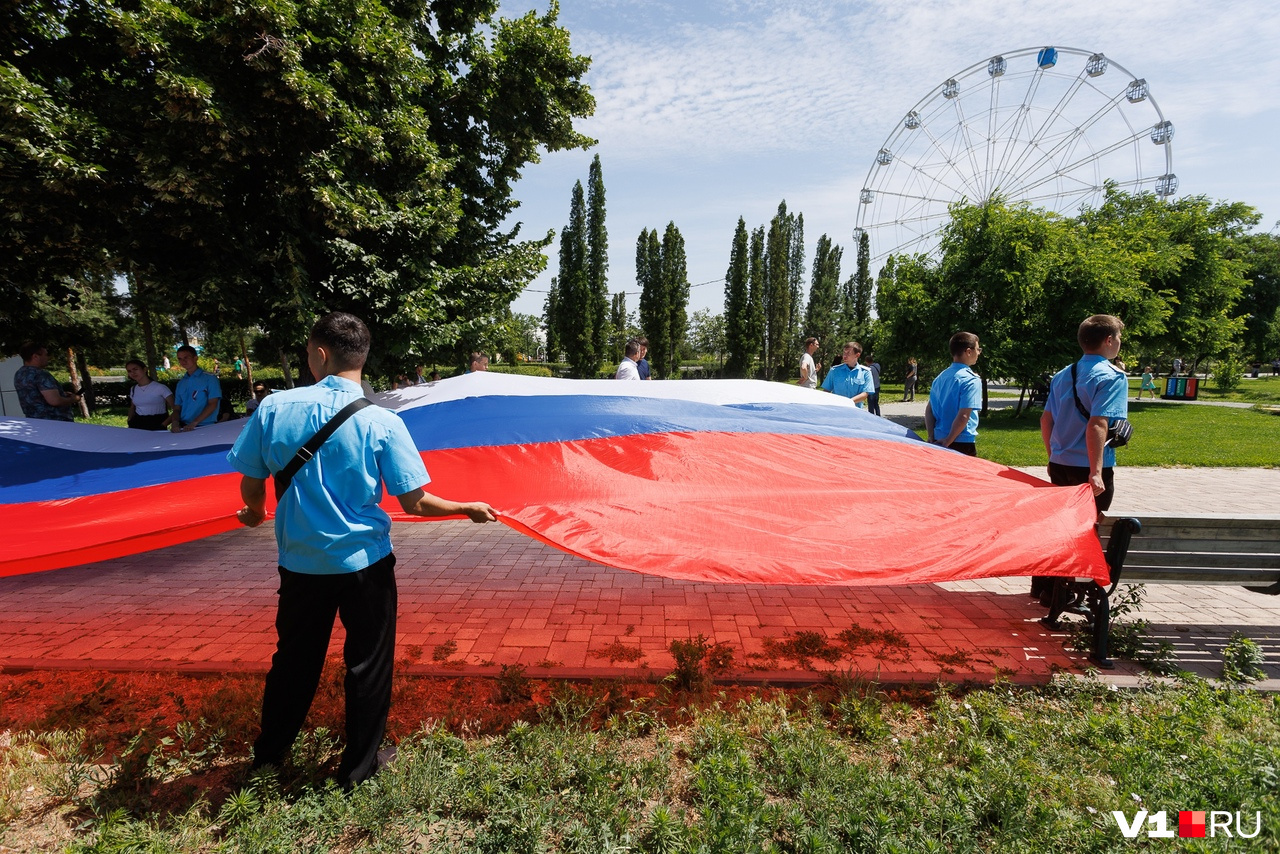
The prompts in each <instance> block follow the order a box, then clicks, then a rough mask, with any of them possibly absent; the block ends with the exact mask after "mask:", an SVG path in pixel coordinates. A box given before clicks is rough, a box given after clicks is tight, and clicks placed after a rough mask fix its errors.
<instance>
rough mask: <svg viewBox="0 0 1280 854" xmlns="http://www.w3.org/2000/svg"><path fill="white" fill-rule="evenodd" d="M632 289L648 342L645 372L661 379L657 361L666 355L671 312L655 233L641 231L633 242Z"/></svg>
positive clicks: (655, 231)
mask: <svg viewBox="0 0 1280 854" xmlns="http://www.w3.org/2000/svg"><path fill="white" fill-rule="evenodd" d="M636 285H637V286H639V288H640V326H641V328H642V329H643V330H644V335H645V337H647V338H648V339H649V355H650V357H651V358H650V359H649V369H650V371H651V372H652V373H653V374H654V375H656V376H658V377H662V376H663V374H662V372H661V371H660V370H659V368H658V359H659V358H661V357H662V355H663V354H665V353H666V343H667V340H668V335H667V324H668V323H669V322H670V318H671V311H670V304H669V302H668V296H667V292H666V281H665V280H664V279H663V276H662V243H661V242H660V241H659V239H658V230H657V229H653V230H652V231H651V230H649V229H647V228H645V229H642V230H641V231H640V236H639V237H638V238H636Z"/></svg>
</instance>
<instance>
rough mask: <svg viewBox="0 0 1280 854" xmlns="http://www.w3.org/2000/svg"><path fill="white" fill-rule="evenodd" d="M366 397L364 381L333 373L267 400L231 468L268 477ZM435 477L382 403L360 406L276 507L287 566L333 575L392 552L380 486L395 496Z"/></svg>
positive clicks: (300, 472) (238, 446)
mask: <svg viewBox="0 0 1280 854" xmlns="http://www.w3.org/2000/svg"><path fill="white" fill-rule="evenodd" d="M362 395H363V392H362V391H361V389H360V386H359V385H358V384H356V383H353V382H351V381H350V380H345V379H342V378H341V377H334V376H330V377H325V378H324V379H323V380H321V381H320V382H318V383H316V384H315V385H313V386H307V387H305V388H297V389H293V390H292V391H283V392H281V391H278V392H276V393H275V394H270V395H267V396H266V397H265V398H263V399H262V402H261V403H260V404H258V408H257V409H256V410H254V413H253V415H252V416H251V417H250V418H249V422H248V424H246V425H245V428H244V430H243V431H241V433H240V438H238V439H237V440H236V443H235V445H234V446H233V447H232V448H231V452H230V453H229V454H227V461H228V462H229V463H231V467H232V468H233V469H235V470H236V471H238V472H240V473H241V474H244V475H248V476H249V477H256V478H264V479H265V478H267V477H270V476H271V474H273V473H274V472H278V471H280V470H281V469H283V468H284V467H285V466H286V465H288V463H289V460H291V459H293V456H294V454H296V453H297V451H298V449H299V448H301V447H302V446H303V445H305V444H306V443H307V441H308V440H309V439H310V438H311V437H312V436H314V435H315V434H316V433H317V432H318V431H319V430H320V428H321V427H323V426H324V425H325V423H326V422H327V421H328V420H329V419H330V418H332V417H333V416H334V415H336V414H337V413H338V411H339V410H340V409H342V408H343V407H344V406H346V405H347V404H348V403H351V402H352V401H353V400H355V399H356V398H358V397H361V396H362ZM430 480H431V479H430V478H429V477H428V476H427V469H426V466H424V465H423V464H422V457H421V456H419V455H418V449H417V448H416V447H415V446H414V443H413V439H412V438H410V436H409V431H408V429H407V428H406V427H405V426H404V422H403V421H401V420H400V416H398V415H396V414H394V413H392V412H390V411H389V410H386V409H383V408H382V407H380V406H367V407H365V408H364V409H361V410H360V411H358V412H356V414H355V415H352V416H351V417H350V418H348V419H347V421H346V422H345V423H344V424H343V425H342V426H341V427H339V428H338V429H337V430H336V431H335V432H334V434H333V435H332V436H330V437H329V439H328V441H327V442H325V443H324V444H323V445H321V446H320V450H319V451H317V452H316V455H315V456H314V457H312V458H311V459H310V460H308V461H307V463H306V465H304V466H303V467H302V468H301V469H299V470H298V473H297V474H296V475H294V478H293V485H292V486H291V487H290V488H289V490H288V491H287V492H286V493H285V494H284V497H283V498H282V499H281V500H280V504H279V505H278V506H277V507H276V545H277V546H278V547H279V550H280V561H279V562H280V565H281V566H283V567H284V568H285V569H288V570H291V571H292V572H301V573H306V574H310V575H336V574H340V573H344V572H357V571H359V570H361V569H364V568H365V567H367V566H369V565H370V564H372V563H375V562H377V561H379V560H382V559H383V558H384V557H386V556H387V555H389V554H391V518H390V517H389V516H387V514H386V513H385V512H384V511H383V510H382V508H381V507H379V506H378V502H380V501H381V500H382V484H383V482H385V483H386V485H387V490H388V491H389V492H390V493H391V494H392V495H403V494H404V493H406V492H412V491H413V490H415V489H417V488H418V487H420V486H423V485H424V484H426V483H429V482H430ZM267 488H268V489H270V488H271V485H270V484H268V487H267Z"/></svg>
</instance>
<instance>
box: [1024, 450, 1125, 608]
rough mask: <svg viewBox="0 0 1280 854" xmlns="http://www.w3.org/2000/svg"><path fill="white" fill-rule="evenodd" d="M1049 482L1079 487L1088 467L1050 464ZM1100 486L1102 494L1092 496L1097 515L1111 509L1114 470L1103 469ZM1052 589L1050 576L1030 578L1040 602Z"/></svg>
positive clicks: (1085, 477) (1114, 487)
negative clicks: (1101, 486)
mask: <svg viewBox="0 0 1280 854" xmlns="http://www.w3.org/2000/svg"><path fill="white" fill-rule="evenodd" d="M1049 482H1050V483H1052V484H1053V485H1054V486H1079V485H1080V484H1082V483H1088V482H1089V467H1088V466H1066V465H1063V464H1062V463H1054V462H1051V463H1049ZM1102 485H1103V486H1104V487H1106V489H1104V490H1103V492H1102V494H1101V495H1095V496H1093V506H1094V507H1095V508H1096V509H1097V511H1098V512H1099V513H1104V512H1106V511H1107V510H1109V509H1110V508H1111V500H1112V499H1113V498H1115V497H1116V486H1115V469H1113V468H1104V469H1103V470H1102ZM1052 587H1053V577H1052V576H1048V575H1033V576H1032V577H1031V595H1032V596H1039V597H1040V599H1041V601H1042V602H1043V601H1044V598H1045V597H1046V596H1047V595H1048V594H1049V592H1050V590H1051V589H1052Z"/></svg>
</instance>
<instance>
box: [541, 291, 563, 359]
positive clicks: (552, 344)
mask: <svg viewBox="0 0 1280 854" xmlns="http://www.w3.org/2000/svg"><path fill="white" fill-rule="evenodd" d="M542 318H543V327H544V328H545V329H546V333H547V361H548V362H558V361H559V360H560V356H561V354H562V353H563V352H564V345H562V344H561V343H560V324H561V323H562V322H563V321H562V320H561V317H560V280H559V279H558V278H556V277H552V279H551V285H550V287H548V288H547V299H546V302H544V303H543V306H542Z"/></svg>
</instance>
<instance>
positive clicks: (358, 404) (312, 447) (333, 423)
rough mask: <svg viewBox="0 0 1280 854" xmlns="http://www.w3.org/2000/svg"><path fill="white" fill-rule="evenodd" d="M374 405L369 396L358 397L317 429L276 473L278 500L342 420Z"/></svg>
mask: <svg viewBox="0 0 1280 854" xmlns="http://www.w3.org/2000/svg"><path fill="white" fill-rule="evenodd" d="M372 405H373V402H372V401H371V400H369V399H368V398H365V397H358V398H356V399H355V400H353V401H351V402H350V403H348V404H347V405H346V406H344V407H342V409H340V410H338V413H337V414H336V415H334V416H333V417H332V418H330V419H329V420H328V422H327V423H326V424H325V425H324V426H323V427H321V428H320V429H319V430H318V431H316V434H315V435H314V436H312V437H311V438H310V439H308V440H307V443H306V444H305V445H303V446H302V447H301V448H299V449H298V452H297V453H296V454H294V455H293V459H291V460H289V464H288V465H286V466H285V467H284V468H282V469H280V471H278V472H276V473H275V485H276V500H277V501H279V500H280V497H281V496H282V495H284V494H285V492H286V491H287V490H288V489H289V486H290V484H292V483H293V476H294V475H295V474H297V473H298V470H299V469H301V468H302V467H303V466H304V465H306V464H307V461H308V460H310V459H311V458H312V457H314V456H315V455H316V451H318V450H320V446H321V445H323V444H324V443H325V441H326V440H327V439H328V438H329V437H330V436H332V435H333V431H335V430H337V429H338V428H339V427H341V426H342V422H344V421H346V420H347V419H348V418H350V417H351V416H352V415H355V414H356V413H357V412H358V411H360V410H361V409H364V408H365V407H366V406H372Z"/></svg>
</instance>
